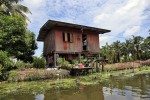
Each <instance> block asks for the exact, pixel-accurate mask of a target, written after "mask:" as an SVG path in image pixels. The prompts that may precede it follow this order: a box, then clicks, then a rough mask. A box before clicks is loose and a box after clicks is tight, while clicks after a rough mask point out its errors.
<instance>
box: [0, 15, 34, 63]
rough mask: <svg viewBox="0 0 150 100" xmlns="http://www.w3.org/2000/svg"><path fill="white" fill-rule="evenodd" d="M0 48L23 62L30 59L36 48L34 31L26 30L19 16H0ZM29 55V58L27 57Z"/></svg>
mask: <svg viewBox="0 0 150 100" xmlns="http://www.w3.org/2000/svg"><path fill="white" fill-rule="evenodd" d="M0 34H1V35H0V50H3V51H7V52H8V55H9V56H14V57H16V58H18V59H20V60H23V61H25V62H27V61H32V59H31V58H32V56H33V55H34V50H35V49H36V48H37V46H36V42H35V35H34V33H32V32H30V31H27V30H26V24H25V20H24V19H22V18H21V17H10V16H5V15H4V16H0ZM28 57H29V58H28Z"/></svg>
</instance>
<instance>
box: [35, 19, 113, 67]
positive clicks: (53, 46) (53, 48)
mask: <svg viewBox="0 0 150 100" xmlns="http://www.w3.org/2000/svg"><path fill="white" fill-rule="evenodd" d="M106 32H110V30H106V29H101V28H95V27H90V26H84V25H78V24H72V23H66V22H60V21H54V20H48V21H47V22H46V23H45V24H44V25H43V26H42V27H41V29H40V31H39V35H38V38H37V41H42V42H44V48H43V55H44V56H45V58H46V61H47V64H49V63H53V65H54V67H56V60H57V57H58V56H59V57H63V58H65V59H66V60H72V59H74V58H77V57H79V60H80V56H81V55H89V54H93V55H98V54H99V46H100V45H99V34H104V33H106ZM51 59H53V60H54V62H50V61H51Z"/></svg>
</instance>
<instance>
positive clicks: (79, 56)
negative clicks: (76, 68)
mask: <svg viewBox="0 0 150 100" xmlns="http://www.w3.org/2000/svg"><path fill="white" fill-rule="evenodd" d="M78 58H79V61H78V62H79V63H81V54H80V53H79V54H78Z"/></svg>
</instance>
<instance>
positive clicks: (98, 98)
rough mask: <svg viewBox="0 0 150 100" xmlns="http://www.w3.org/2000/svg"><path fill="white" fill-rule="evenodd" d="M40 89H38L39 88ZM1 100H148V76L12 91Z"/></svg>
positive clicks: (149, 83)
mask: <svg viewBox="0 0 150 100" xmlns="http://www.w3.org/2000/svg"><path fill="white" fill-rule="evenodd" d="M39 88H40V87H39ZM0 99H1V100H150V74H142V75H134V76H131V77H111V78H110V79H109V80H107V81H106V82H105V81H104V82H102V83H100V84H97V85H90V86H84V85H82V84H79V85H78V88H70V89H63V90H62V89H60V88H59V87H58V88H57V89H51V90H48V91H45V92H43V93H42V92H41V93H38V94H33V93H30V92H22V91H19V90H18V91H14V92H11V93H8V94H7V95H5V96H3V97H1V98H0Z"/></svg>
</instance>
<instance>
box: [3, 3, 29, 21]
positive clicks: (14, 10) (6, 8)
mask: <svg viewBox="0 0 150 100" xmlns="http://www.w3.org/2000/svg"><path fill="white" fill-rule="evenodd" d="M20 1H23V0H0V12H1V13H2V14H5V15H9V16H20V17H22V18H23V19H27V20H28V21H29V18H28V17H27V16H26V15H25V13H31V12H30V10H29V9H28V8H27V7H26V6H23V5H21V4H19V2H20Z"/></svg>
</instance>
